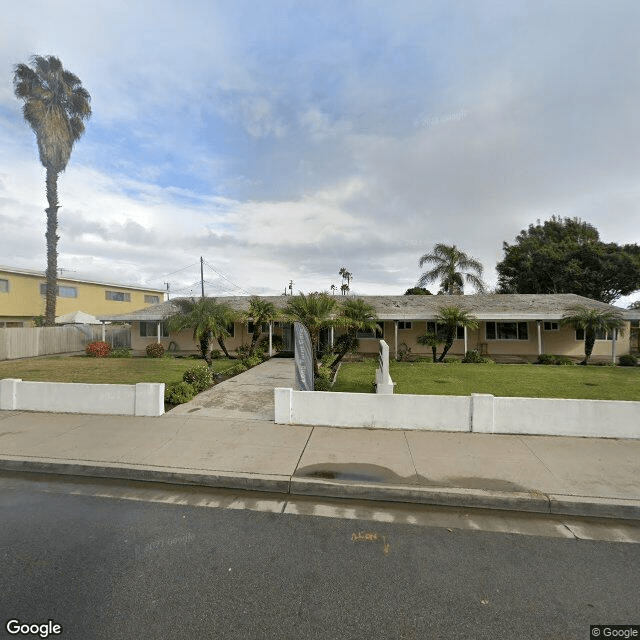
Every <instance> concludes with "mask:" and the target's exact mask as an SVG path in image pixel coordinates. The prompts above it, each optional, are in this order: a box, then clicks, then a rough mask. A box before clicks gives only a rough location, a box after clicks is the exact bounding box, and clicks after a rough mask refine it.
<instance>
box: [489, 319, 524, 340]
mask: <svg viewBox="0 0 640 640" xmlns="http://www.w3.org/2000/svg"><path fill="white" fill-rule="evenodd" d="M486 335H487V340H528V339H529V329H528V325H527V323H526V322H487V323H486Z"/></svg>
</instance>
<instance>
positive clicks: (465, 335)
mask: <svg viewBox="0 0 640 640" xmlns="http://www.w3.org/2000/svg"><path fill="white" fill-rule="evenodd" d="M462 328H463V329H464V355H465V356H466V355H467V350H468V349H467V327H462Z"/></svg>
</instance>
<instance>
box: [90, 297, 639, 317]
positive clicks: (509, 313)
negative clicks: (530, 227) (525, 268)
mask: <svg viewBox="0 0 640 640" xmlns="http://www.w3.org/2000/svg"><path fill="white" fill-rule="evenodd" d="M260 297H261V298H262V299H263V300H268V301H269V302H272V303H273V304H274V305H275V306H276V307H278V308H283V307H284V306H285V305H286V304H287V300H288V299H289V296H282V295H281V296H260ZM354 297H357V298H360V299H362V300H364V302H366V303H368V304H370V305H371V306H372V307H373V308H374V309H375V310H376V313H377V315H378V318H380V320H431V319H433V318H435V317H436V316H437V314H438V312H439V311H440V309H442V308H443V307H449V306H453V305H456V306H459V307H461V308H462V309H464V310H465V311H468V312H469V313H470V314H471V315H473V316H475V317H476V318H478V319H479V320H559V319H560V318H562V316H564V315H566V314H567V313H569V312H570V311H571V310H572V309H575V308H576V307H577V306H583V307H587V308H588V309H603V310H609V311H619V312H621V313H623V314H624V316H625V317H627V318H629V319H630V316H629V313H630V312H628V311H627V312H626V313H625V312H624V309H621V308H619V307H615V306H613V305H609V304H606V303H604V302H599V301H597V300H591V299H590V298H583V297H582V296H578V295H575V294H573V293H556V294H498V293H495V294H474V295H462V296H447V295H437V296H403V295H399V296H354ZM344 299H345V297H344V296H336V300H338V301H341V300H344ZM216 300H217V301H218V302H220V303H222V304H226V305H228V306H229V307H231V309H233V310H234V311H238V312H244V311H247V310H248V308H249V296H221V297H217V298H216ZM176 311H178V307H177V306H176V305H175V304H174V303H173V302H172V301H171V300H169V301H167V302H163V303H161V304H156V305H152V306H149V307H145V308H144V309H139V310H138V311H131V312H129V313H123V314H120V315H110V316H100V319H101V320H111V321H114V322H145V321H150V322H152V321H158V320H163V319H164V318H166V317H167V316H170V315H171V314H173V313H175V312H176ZM634 317H635V316H634Z"/></svg>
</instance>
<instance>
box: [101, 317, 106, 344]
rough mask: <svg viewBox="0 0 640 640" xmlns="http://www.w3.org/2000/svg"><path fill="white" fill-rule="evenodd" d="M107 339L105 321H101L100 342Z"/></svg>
mask: <svg viewBox="0 0 640 640" xmlns="http://www.w3.org/2000/svg"><path fill="white" fill-rule="evenodd" d="M106 338H107V325H106V323H105V321H104V320H103V321H102V342H105V341H106Z"/></svg>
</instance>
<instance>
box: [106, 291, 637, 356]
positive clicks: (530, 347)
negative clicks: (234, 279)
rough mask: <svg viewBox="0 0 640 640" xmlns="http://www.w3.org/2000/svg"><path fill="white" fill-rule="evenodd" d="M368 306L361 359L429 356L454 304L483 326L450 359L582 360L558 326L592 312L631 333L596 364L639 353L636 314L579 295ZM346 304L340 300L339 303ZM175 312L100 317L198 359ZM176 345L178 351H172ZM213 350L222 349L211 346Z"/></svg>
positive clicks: (162, 308)
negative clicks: (371, 329)
mask: <svg viewBox="0 0 640 640" xmlns="http://www.w3.org/2000/svg"><path fill="white" fill-rule="evenodd" d="M357 297H358V298H360V299H362V300H364V302H366V303H368V304H370V305H371V306H372V307H373V308H374V309H375V310H376V314H377V316H378V318H379V320H380V323H379V324H380V327H381V330H382V333H381V334H378V335H377V336H376V335H373V333H371V334H362V335H359V336H358V337H359V342H360V347H359V350H360V352H361V353H363V354H365V355H366V354H371V355H374V354H376V353H378V340H379V339H380V338H383V339H384V340H385V341H386V342H387V344H388V345H389V351H390V354H391V355H392V356H397V354H398V350H399V349H400V350H402V348H403V346H402V345H406V346H407V347H409V348H410V349H411V354H413V355H426V356H429V355H431V348H430V347H428V346H425V345H421V344H419V343H418V337H419V336H420V335H423V334H424V333H425V332H426V331H434V330H435V328H436V325H435V323H436V317H437V315H438V312H439V311H440V309H442V308H443V307H447V306H452V305H456V306H459V307H460V308H462V309H463V310H465V311H467V312H468V313H469V314H470V315H471V316H473V317H475V318H476V319H477V320H478V323H479V324H478V328H477V329H465V328H463V327H459V328H458V334H457V338H456V340H455V342H454V343H453V347H452V348H451V350H450V352H449V353H450V355H452V356H462V355H464V353H465V352H466V351H468V350H472V349H475V350H478V351H479V352H480V353H481V354H483V355H488V356H489V357H491V358H494V359H497V360H501V361H534V360H536V359H537V357H538V355H540V354H542V353H551V354H555V355H563V356H567V357H570V358H575V359H576V360H577V359H581V358H582V357H583V356H584V335H583V332H581V331H579V330H578V331H576V330H575V329H573V328H572V327H569V326H562V325H561V322H560V321H561V319H562V317H563V316H565V315H566V314H568V313H570V312H571V311H572V310H573V309H575V308H576V307H577V306H583V307H587V308H589V309H603V310H609V311H617V312H620V313H621V314H622V315H623V318H624V319H625V321H626V326H625V329H624V331H622V332H617V331H614V332H611V333H610V334H607V335H599V336H598V338H597V340H596V343H595V346H594V350H593V354H592V359H593V360H594V361H597V360H611V359H615V358H616V357H617V356H620V355H623V354H627V353H633V352H637V351H638V331H639V321H640V311H639V310H633V311H631V310H624V309H621V308H619V307H615V306H613V305H609V304H605V303H603V302H598V301H597V300H591V299H589V298H584V297H582V296H578V295H575V294H565V293H563V294H534V295H526V294H475V295H460V296H457V295H456V296H448V295H436V296H404V295H399V296H357ZM263 298H264V299H265V300H268V301H270V302H272V303H273V304H274V305H275V306H276V307H278V308H284V307H285V305H286V303H287V298H288V296H283V295H281V296H263ZM342 299H343V297H342V296H337V300H338V302H340V301H341V300H342ZM216 300H217V301H218V302H220V303H222V304H226V305H228V306H229V307H230V308H231V309H233V310H234V311H236V312H238V314H240V313H242V312H246V311H247V309H248V307H249V298H248V297H247V296H233V297H218V298H216ZM176 311H177V307H176V306H175V305H174V304H173V303H172V302H171V301H167V302H164V303H161V304H156V305H152V306H149V307H145V308H144V309H140V310H138V311H133V312H129V313H125V314H120V315H109V316H101V318H100V319H101V320H103V321H115V322H128V323H131V325H132V335H131V346H132V348H133V349H134V351H136V352H144V350H145V349H146V346H147V345H148V344H149V343H150V342H161V343H162V344H163V345H164V347H165V349H169V348H170V347H171V349H170V350H172V351H176V352H182V353H196V352H197V351H198V345H197V344H195V343H194V341H193V332H192V331H189V330H185V331H181V332H179V333H175V334H171V335H169V333H168V332H167V331H166V328H165V327H164V325H163V320H165V319H166V318H167V317H168V316H170V315H171V314H172V313H175V312H176ZM263 331H264V333H265V336H267V335H269V333H271V334H272V335H279V336H281V337H282V340H283V344H284V349H285V350H288V351H292V350H293V327H292V325H291V324H287V323H284V322H277V323H274V324H273V325H272V326H271V327H269V326H265V327H263ZM230 332H231V336H230V337H229V338H228V339H227V340H225V346H226V347H227V349H228V350H229V352H233V351H235V350H236V349H237V348H238V347H240V346H242V345H244V344H248V343H249V342H250V341H251V337H252V333H253V325H252V323H251V322H249V323H247V322H243V321H241V320H237V321H236V322H235V323H234V326H233V327H232V328H230ZM339 333H340V330H339V329H335V330H333V329H329V330H327V331H326V332H325V333H324V335H323V339H324V340H326V341H328V342H331V341H332V340H334V339H335V337H336V336H337V335H339ZM171 343H173V344H171ZM212 346H213V348H217V345H216V344H215V343H214V344H213V345H212Z"/></svg>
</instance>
